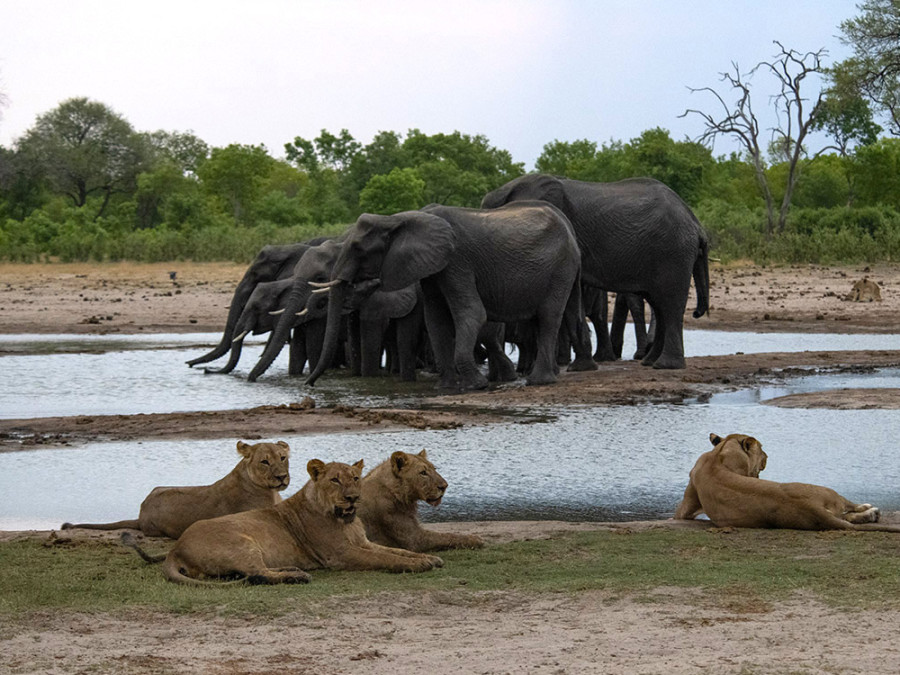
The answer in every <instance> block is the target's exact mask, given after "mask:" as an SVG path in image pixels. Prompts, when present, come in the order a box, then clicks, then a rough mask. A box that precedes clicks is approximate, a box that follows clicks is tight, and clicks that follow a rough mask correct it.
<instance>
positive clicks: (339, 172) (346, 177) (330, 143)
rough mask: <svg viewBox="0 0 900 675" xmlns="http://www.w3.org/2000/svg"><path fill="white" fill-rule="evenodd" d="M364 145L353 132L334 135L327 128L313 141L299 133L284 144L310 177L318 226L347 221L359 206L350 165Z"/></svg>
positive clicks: (310, 195)
mask: <svg viewBox="0 0 900 675" xmlns="http://www.w3.org/2000/svg"><path fill="white" fill-rule="evenodd" d="M360 147H361V145H360V144H359V143H358V142H357V141H355V140H354V139H353V136H351V135H350V132H349V131H347V130H346V129H341V132H340V134H339V135H337V136H335V135H334V134H332V133H330V132H329V131H328V130H326V129H322V131H321V133H320V134H319V135H318V136H317V137H316V138H315V139H313V140H312V141H310V140H307V139H305V138H303V137H301V136H296V137H295V138H294V140H293V142H291V143H286V144H285V146H284V152H285V157H286V158H287V160H288V161H289V162H293V163H294V164H295V165H296V166H297V167H299V168H300V169H302V170H303V171H305V172H306V173H307V175H308V176H309V188H308V191H309V193H308V202H309V204H310V206H311V209H312V217H313V221H314V222H315V223H317V224H319V225H324V224H326V223H329V222H332V223H333V222H340V221H347V220H349V219H350V216H351V214H352V213H353V211H354V210H355V208H356V204H357V200H358V188H356V187H355V186H354V184H353V182H352V181H351V180H350V171H349V169H350V166H351V165H352V164H353V161H354V158H355V157H356V155H357V154H358V153H359V151H360Z"/></svg>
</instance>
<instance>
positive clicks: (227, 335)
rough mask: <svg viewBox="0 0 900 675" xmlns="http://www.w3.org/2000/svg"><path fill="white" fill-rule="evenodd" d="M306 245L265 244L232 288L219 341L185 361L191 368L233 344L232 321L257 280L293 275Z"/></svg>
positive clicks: (220, 355) (211, 359) (221, 352)
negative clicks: (211, 348)
mask: <svg viewBox="0 0 900 675" xmlns="http://www.w3.org/2000/svg"><path fill="white" fill-rule="evenodd" d="M309 247H310V244H309V243H301V244H287V245H284V246H264V247H263V248H262V250H260V252H259V253H258V254H257V255H256V258H255V259H254V260H253V262H252V263H251V264H250V267H248V268H247V271H246V272H244V276H243V277H242V278H241V281H240V283H238V286H237V288H236V289H235V291H234V296H233V297H232V299H231V306H230V307H229V308H228V318H227V319H226V320H225V330H224V331H223V332H222V339H221V340H220V341H219V344H218V345H216V346H215V347H214V348H213V350H212V351H210V352H208V353H206V354H204V355H203V356H198V357H197V358H196V359H191V360H190V361H188V362H187V364H188V366H191V367H193V366H196V365H198V364H201V363H209V362H210V361H215V360H216V359H218V358H220V357H222V356H224V355H225V354H226V353H227V352H228V350H229V349H231V347H232V342H233V340H234V337H235V334H236V331H235V324H236V323H237V320H238V318H239V317H240V316H241V313H242V312H243V311H244V307H245V306H246V304H247V301H248V300H249V299H250V296H251V294H252V293H253V290H254V289H255V288H256V286H257V285H258V284H260V283H264V282H270V281H277V280H279V279H286V278H288V277H290V276H291V274H293V271H294V265H295V264H296V263H297V261H298V260H300V258H301V256H302V255H303V254H304V253H306V250H307V249H308V248H309ZM232 367H233V366H232Z"/></svg>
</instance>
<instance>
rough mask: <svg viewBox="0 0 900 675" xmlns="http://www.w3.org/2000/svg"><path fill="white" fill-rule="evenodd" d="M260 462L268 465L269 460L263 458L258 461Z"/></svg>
mask: <svg viewBox="0 0 900 675" xmlns="http://www.w3.org/2000/svg"><path fill="white" fill-rule="evenodd" d="M260 464H265V465H266V466H269V460H267V459H263V460H261V461H260Z"/></svg>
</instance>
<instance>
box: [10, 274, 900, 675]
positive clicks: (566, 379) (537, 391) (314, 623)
mask: <svg viewBox="0 0 900 675" xmlns="http://www.w3.org/2000/svg"><path fill="white" fill-rule="evenodd" d="M244 269H245V268H244V266H242V265H235V264H194V263H166V264H158V265H146V264H133V263H117V264H102V265H88V264H73V265H64V264H35V265H15V264H0V333H9V334H17V333H44V334H54V333H142V332H143V333H157V332H214V331H219V330H221V329H222V326H223V323H224V319H225V315H226V313H227V310H228V305H229V303H230V300H231V294H232V293H233V290H234V287H235V285H236V283H237V281H238V280H239V279H240V277H241V275H242V274H243V272H244ZM710 276H711V283H710V296H711V297H710V312H709V315H708V316H706V317H702V318H701V319H693V318H690V314H689V312H690V309H689V310H688V314H687V315H686V316H687V317H688V318H686V322H685V323H686V326H687V327H689V328H703V329H710V330H731V331H752V332H774V331H787V332H792V333H810V332H840V333H885V334H897V333H900V265H882V266H872V267H871V268H870V267H865V266H849V267H822V266H809V265H804V266H793V267H789V266H785V267H776V268H771V267H767V268H761V267H756V266H752V265H730V266H727V267H725V266H720V265H713V266H712V268H711V275H710ZM864 277H868V278H869V279H871V280H872V281H875V282H876V283H878V285H879V286H880V288H881V297H882V300H881V301H880V302H864V303H860V302H851V301H849V300H847V299H846V296H847V295H848V294H849V293H850V291H851V288H852V286H853V283H854V282H855V281H857V280H859V279H862V278H864ZM688 304H689V308H690V306H691V305H692V304H693V299H692V300H691V301H690V302H689V303H688ZM2 349H3V348H2V346H0V356H2V355H3V351H2ZM897 366H900V339H898V346H897V350H896V351H895V350H890V351H874V352H867V351H852V352H800V353H790V354H788V353H780V354H779V353H775V354H741V353H736V354H733V355H728V356H716V357H701V358H689V359H688V360H687V367H686V368H685V369H684V370H678V371H658V370H653V369H649V368H644V367H642V366H640V364H638V363H635V362H631V361H620V362H616V363H611V364H602V365H601V367H600V370H599V371H597V372H588V373H563V374H562V375H561V377H560V380H559V382H557V383H556V384H554V385H550V386H545V387H524V386H519V385H511V386H510V385H507V386H503V387H498V388H495V389H492V390H488V391H484V392H474V393H466V394H461V395H448V396H442V397H439V398H438V399H436V400H435V399H429V402H430V403H439V404H441V411H440V412H435V411H434V410H432V409H430V408H429V409H428V410H384V409H367V408H349V407H342V406H336V407H333V408H319V407H317V406H316V404H315V403H316V402H315V395H314V394H313V395H312V396H311V397H309V398H308V399H305V400H299V401H297V402H296V403H294V404H291V405H287V406H277V407H276V406H263V407H260V408H253V409H250V410H241V411H224V412H200V413H187V414H182V413H179V414H174V415H115V416H90V417H87V416H79V417H69V418H43V419H30V420H0V451H3V450H6V451H11V450H27V449H32V448H40V447H47V446H48V445H72V444H79V443H85V442H90V441H96V440H106V439H110V440H112V439H117V440H118V439H146V438H163V437H182V438H213V437H230V438H243V439H258V438H277V437H278V436H279V435H281V434H288V433H289V434H291V435H298V434H304V433H323V432H327V431H335V432H347V431H353V432H360V433H362V432H370V431H373V430H379V429H385V428H396V427H397V426H409V427H413V428H426V427H428V428H451V427H453V426H457V425H471V424H489V423H491V422H493V421H496V420H499V419H503V416H504V415H505V414H507V412H508V410H509V409H518V410H520V411H521V410H526V411H535V410H539V409H540V408H541V407H542V406H545V405H554V406H558V405H610V404H634V403H641V402H647V401H651V402H653V401H678V400H684V399H686V398H694V397H700V398H702V397H705V396H709V395H711V394H714V393H716V392H719V391H726V390H732V389H736V388H742V387H746V386H750V385H752V384H754V383H756V382H759V381H760V380H762V379H766V380H768V379H771V378H774V377H791V376H793V375H795V374H799V373H803V372H807V371H808V369H809V368H819V369H826V370H828V369H832V370H842V369H854V370H855V369H868V368H879V367H897ZM898 401H900V390H891V389H889V390H860V391H853V392H846V391H839V392H831V393H829V392H824V393H817V394H814V395H803V396H790V397H784V398H783V399H781V400H775V401H771V402H769V403H770V404H773V405H790V406H802V407H836V408H837V407H839V408H847V407H855V408H872V407H876V408H890V409H898V408H900V403H898ZM891 515H892V517H896V516H897V514H891ZM673 526H684V525H683V524H677V523H674V522H672V521H660V522H654V523H642V524H634V523H632V524H623V523H616V524H602V523H557V522H551V521H540V522H519V523H477V524H475V523H442V524H437V525H434V527H438V528H447V529H452V528H462V529H471V528H473V527H477V528H478V530H479V531H481V532H485V534H486V538H487V539H488V542H489V543H492V542H500V541H509V540H512V539H517V538H518V539H524V538H535V537H552V536H557V535H558V534H559V533H561V532H566V531H570V530H572V529H580V528H581V529H584V528H597V527H630V528H631V529H640V528H646V527H673ZM687 526H688V527H706V526H707V525H706V524H704V523H691V524H688V525H687ZM48 534H49V533H46V532H43V533H38V532H34V533H31V532H30V533H2V534H0V541H2V540H9V539H12V538H17V537H20V536H36V537H46V536H48ZM71 536H109V533H91V534H88V533H86V532H82V533H81V534H78V535H71ZM898 619H900V612H897V611H893V610H867V611H854V612H853V613H852V614H850V613H847V612H844V611H840V610H836V609H833V608H829V607H826V606H824V605H822V604H821V603H820V602H818V601H817V599H816V598H814V597H808V596H805V595H804V594H802V593H800V594H797V595H796V596H795V597H794V598H793V599H791V600H790V601H788V602H784V603H778V604H774V605H768V606H766V607H764V608H755V609H751V610H749V611H748V610H747V608H727V607H726V608H723V607H722V606H720V605H718V604H715V603H705V601H704V594H703V593H702V592H701V591H699V590H673V589H665V588H662V589H659V590H658V591H657V592H656V593H655V594H654V596H653V601H652V602H645V601H639V600H638V599H636V598H631V597H627V596H621V595H614V594H611V593H607V592H597V591H592V592H586V593H579V594H577V595H569V594H552V595H546V594H526V593H517V592H494V593H468V594H461V595H457V594H450V593H445V592H433V593H425V594H421V595H392V596H391V597H390V598H382V597H371V596H366V595H365V593H364V591H361V593H360V595H359V596H358V597H354V598H350V599H348V598H340V599H335V600H333V601H330V602H325V603H323V604H322V605H321V606H317V607H314V608H311V609H310V610H309V611H307V612H303V613H302V614H301V613H298V614H291V615H288V616H287V617H285V618H282V619H279V620H278V621H276V622H270V621H269V620H264V619H254V618H252V617H249V618H247V617H245V618H240V619H226V618H219V617H210V616H194V615H186V616H174V617H173V616H169V615H166V616H156V615H154V614H152V613H148V612H146V611H142V610H140V609H133V610H129V611H128V612H127V613H117V614H115V615H110V614H90V615H80V614H79V615H73V614H71V613H66V612H52V613H49V614H41V615H40V616H36V617H24V618H22V619H21V620H17V621H15V622H14V626H11V627H7V628H9V630H7V629H5V628H4V629H3V630H0V633H2V635H3V637H2V638H0V639H2V652H3V654H4V658H3V660H2V662H0V672H48V673H70V672H84V671H97V672H120V671H122V672H130V673H171V672H179V673H180V672H191V673H200V672H202V673H266V672H274V671H276V670H277V671H287V672H297V673H323V674H327V673H349V672H358V671H360V670H361V669H364V670H365V672H369V673H391V674H392V675H403V674H405V673H419V672H432V673H454V672H460V673H473V672H479V673H515V672H534V673H595V672H605V673H713V672H715V673H726V672H727V673H748V672H753V673H784V672H802V673H894V672H900V649H898V648H897V647H896V646H895V642H896V641H895V640H894V637H895V636H894V633H895V629H894V627H895V626H896V625H897V622H898ZM810 635H815V638H811V637H810Z"/></svg>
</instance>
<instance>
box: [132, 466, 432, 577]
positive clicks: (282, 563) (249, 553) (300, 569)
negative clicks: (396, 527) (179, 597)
mask: <svg viewBox="0 0 900 675" xmlns="http://www.w3.org/2000/svg"><path fill="white" fill-rule="evenodd" d="M362 468H363V462H362V460H360V461H359V462H357V463H356V464H354V465H352V466H351V465H349V464H342V463H340V462H331V463H329V464H325V463H324V462H322V461H321V460H318V459H313V460H310V461H309V464H308V465H307V471H308V472H309V476H310V480H309V481H308V482H307V483H306V484H305V485H304V486H303V487H302V488H300V490H299V491H298V492H297V494H295V495H293V496H292V497H290V498H288V499H286V500H284V501H283V502H281V503H279V504H276V505H275V506H270V507H268V508H265V509H256V510H254V511H244V512H243V513H233V514H231V515H229V516H221V517H220V518H213V519H212V520H200V521H198V522H196V523H194V524H193V525H191V526H190V527H189V528H188V529H187V530H185V532H184V534H183V535H181V537H180V538H179V539H178V541H177V542H175V546H173V547H172V549H171V550H170V551H169V553H168V554H167V555H166V557H165V562H164V563H163V573H164V574H165V576H166V578H167V579H168V580H169V581H174V582H178V583H183V584H194V585H198V584H209V583H216V582H214V581H204V580H203V578H204V577H212V578H237V579H239V580H246V581H248V582H250V583H256V584H282V583H305V582H308V581H309V578H310V577H309V574H307V572H306V570H312V569H323V568H329V569H337V570H386V571H389V572H425V571H427V570H430V569H433V568H435V567H441V566H442V565H443V564H444V563H443V561H442V560H441V559H440V558H438V557H436V556H433V555H428V554H425V553H414V552H412V551H406V550H404V549H399V548H388V547H386V546H380V545H378V544H373V543H372V542H370V541H369V540H368V539H366V533H365V529H364V528H363V524H362V522H361V521H359V520H358V519H357V518H356V506H357V502H358V501H359V496H360V486H359V484H360V474H361V472H362ZM123 543H125V544H126V545H129V546H131V547H132V548H135V549H136V550H137V551H138V553H139V554H140V555H141V557H143V558H144V559H145V560H148V561H150V562H154V561H155V560H156V559H155V558H153V557H151V556H148V555H147V554H146V553H144V552H143V551H142V550H141V549H140V548H139V547H138V546H136V545H135V544H134V542H133V539H131V540H129V539H128V538H125V537H123Z"/></svg>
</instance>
